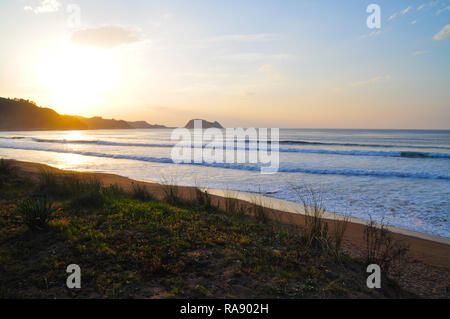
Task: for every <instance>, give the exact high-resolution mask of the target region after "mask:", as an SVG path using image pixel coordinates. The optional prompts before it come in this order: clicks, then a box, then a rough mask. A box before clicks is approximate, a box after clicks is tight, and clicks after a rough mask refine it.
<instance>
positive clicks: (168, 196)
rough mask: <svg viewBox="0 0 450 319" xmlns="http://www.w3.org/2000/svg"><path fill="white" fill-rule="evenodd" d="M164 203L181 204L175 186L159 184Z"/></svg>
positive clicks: (177, 189)
mask: <svg viewBox="0 0 450 319" xmlns="http://www.w3.org/2000/svg"><path fill="white" fill-rule="evenodd" d="M161 187H162V191H163V196H164V201H165V202H167V203H169V204H171V205H174V204H179V203H181V198H180V194H179V188H178V186H176V185H170V184H161Z"/></svg>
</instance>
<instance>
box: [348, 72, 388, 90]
mask: <svg viewBox="0 0 450 319" xmlns="http://www.w3.org/2000/svg"><path fill="white" fill-rule="evenodd" d="M390 79H391V76H390V75H385V76H381V75H379V76H376V77H374V78H371V79H369V80H364V81H357V82H351V83H349V84H348V85H349V86H350V87H361V86H366V85H369V84H371V83H375V82H379V81H388V80H390Z"/></svg>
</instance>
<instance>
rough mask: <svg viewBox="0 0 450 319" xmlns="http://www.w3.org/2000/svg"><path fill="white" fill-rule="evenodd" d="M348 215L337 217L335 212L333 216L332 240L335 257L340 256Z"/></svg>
mask: <svg viewBox="0 0 450 319" xmlns="http://www.w3.org/2000/svg"><path fill="white" fill-rule="evenodd" d="M349 220H350V218H349V216H346V215H345V216H344V218H343V219H338V218H337V216H336V214H335V216H334V220H333V222H334V228H333V235H332V237H333V240H334V253H335V255H336V257H339V256H340V252H341V248H342V243H343V241H344V236H345V231H346V230H347V226H348V223H349Z"/></svg>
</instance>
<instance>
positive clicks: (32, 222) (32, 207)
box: [17, 198, 55, 231]
mask: <svg viewBox="0 0 450 319" xmlns="http://www.w3.org/2000/svg"><path fill="white" fill-rule="evenodd" d="M17 211H18V213H19V215H20V216H22V219H23V222H24V223H25V224H26V225H27V226H28V228H29V229H30V230H31V231H41V230H44V229H45V228H46V227H47V226H48V222H49V220H50V217H51V215H52V213H53V212H54V211H55V209H54V207H53V204H52V202H50V201H48V200H47V199H43V198H38V199H26V200H24V201H23V202H22V203H21V204H20V205H19V206H18V207H17Z"/></svg>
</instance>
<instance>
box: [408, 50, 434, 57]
mask: <svg viewBox="0 0 450 319" xmlns="http://www.w3.org/2000/svg"><path fill="white" fill-rule="evenodd" d="M427 53H430V51H428V50H425V51H415V52H413V53H412V55H414V56H416V55H423V54H427Z"/></svg>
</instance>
